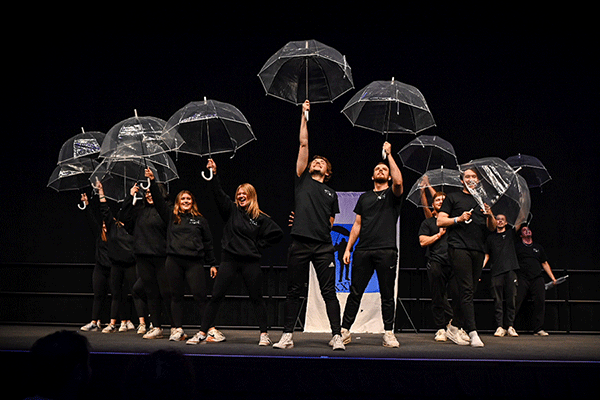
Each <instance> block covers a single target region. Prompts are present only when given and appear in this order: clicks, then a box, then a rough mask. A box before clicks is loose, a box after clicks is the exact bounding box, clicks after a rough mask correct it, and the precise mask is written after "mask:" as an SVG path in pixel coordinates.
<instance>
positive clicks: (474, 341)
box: [469, 331, 483, 347]
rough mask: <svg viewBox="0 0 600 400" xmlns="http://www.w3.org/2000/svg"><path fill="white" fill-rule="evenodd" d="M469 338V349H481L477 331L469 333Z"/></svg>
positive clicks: (481, 345) (481, 343) (481, 344)
mask: <svg viewBox="0 0 600 400" xmlns="http://www.w3.org/2000/svg"><path fill="white" fill-rule="evenodd" d="M469 337H470V338H471V347H483V342H482V341H481V339H480V338H479V335H478V334H477V331H471V332H469Z"/></svg>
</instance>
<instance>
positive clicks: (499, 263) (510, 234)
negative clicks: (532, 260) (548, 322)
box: [483, 214, 519, 337]
mask: <svg viewBox="0 0 600 400" xmlns="http://www.w3.org/2000/svg"><path fill="white" fill-rule="evenodd" d="M496 222H497V228H496V232H494V233H491V234H490V235H489V236H488V237H487V240H486V242H485V247H486V253H485V259H484V261H483V266H484V267H485V266H486V265H487V263H488V261H489V262H490V264H491V267H490V270H491V272H492V296H493V297H494V317H495V319H496V327H497V329H496V332H495V333H494V336H500V337H501V336H505V335H508V336H513V337H514V336H519V335H518V334H517V332H516V331H515V328H514V327H513V324H514V322H515V299H516V296H517V272H516V271H517V270H518V269H519V262H518V261H517V253H516V252H515V242H516V234H515V231H514V230H513V229H510V228H507V222H506V216H504V215H503V214H498V215H496ZM505 302H506V312H505V310H504V303H505ZM505 327H506V328H505Z"/></svg>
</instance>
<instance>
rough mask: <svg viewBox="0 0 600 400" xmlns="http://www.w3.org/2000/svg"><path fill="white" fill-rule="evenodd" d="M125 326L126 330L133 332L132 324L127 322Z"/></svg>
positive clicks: (133, 326)
mask: <svg viewBox="0 0 600 400" xmlns="http://www.w3.org/2000/svg"><path fill="white" fill-rule="evenodd" d="M126 326H127V330H128V331H133V330H135V325H134V324H133V322H131V321H127V323H126Z"/></svg>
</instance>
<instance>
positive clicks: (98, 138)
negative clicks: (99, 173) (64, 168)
mask: <svg viewBox="0 0 600 400" xmlns="http://www.w3.org/2000/svg"><path fill="white" fill-rule="evenodd" d="M105 136H106V134H105V133H102V132H97V131H90V132H86V131H85V130H84V129H83V128H81V133H79V134H77V135H75V136H72V137H70V138H69V139H67V140H66V141H65V142H64V143H63V145H62V146H61V148H60V152H59V153H58V162H57V164H59V165H60V164H67V163H70V162H72V161H74V160H76V159H79V158H82V157H85V158H97V157H98V154H99V153H100V147H101V145H102V142H103V140H104V137H105Z"/></svg>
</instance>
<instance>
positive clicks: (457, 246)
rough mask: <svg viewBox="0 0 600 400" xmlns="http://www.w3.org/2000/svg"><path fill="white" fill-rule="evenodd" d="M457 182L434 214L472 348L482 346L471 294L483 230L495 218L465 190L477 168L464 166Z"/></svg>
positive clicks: (480, 257) (478, 270)
mask: <svg viewBox="0 0 600 400" xmlns="http://www.w3.org/2000/svg"><path fill="white" fill-rule="evenodd" d="M461 181H462V184H463V190H462V191H458V192H453V193H449V194H448V195H447V196H446V199H445V200H444V203H443V204H442V207H441V209H440V212H439V214H438V217H437V226H439V227H443V228H447V229H448V233H447V235H448V255H449V256H450V261H451V263H452V270H453V272H454V277H455V279H456V285H457V289H458V294H459V302H460V310H461V312H462V317H463V321H462V322H463V324H464V329H465V331H466V332H467V333H468V334H469V337H470V339H471V346H472V347H483V342H482V341H481V339H480V338H479V335H478V334H477V326H476V324H475V307H474V305H473V296H474V294H475V290H476V289H477V283H478V282H479V277H480V276H481V269H482V267H483V259H484V254H485V247H484V246H485V236H486V232H485V231H486V228H487V230H488V231H494V230H495V229H496V219H495V218H494V214H493V213H492V210H491V208H490V207H489V206H488V205H487V204H486V205H485V209H483V210H482V209H481V208H480V207H479V205H478V204H477V201H476V200H475V198H474V197H473V196H472V195H471V193H470V192H469V189H471V190H473V189H475V188H476V187H477V185H478V184H479V176H478V175H477V171H476V170H475V169H474V168H466V169H464V170H463V171H462V172H461ZM453 328H454V329H453ZM446 334H447V335H450V336H453V337H454V336H455V335H457V334H458V329H456V327H452V326H451V325H449V326H448V329H447V331H446ZM453 341H454V340H453ZM454 342H455V343H456V341H454Z"/></svg>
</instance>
